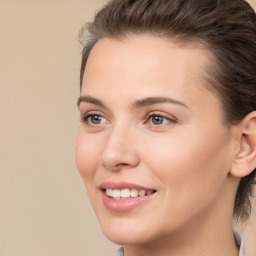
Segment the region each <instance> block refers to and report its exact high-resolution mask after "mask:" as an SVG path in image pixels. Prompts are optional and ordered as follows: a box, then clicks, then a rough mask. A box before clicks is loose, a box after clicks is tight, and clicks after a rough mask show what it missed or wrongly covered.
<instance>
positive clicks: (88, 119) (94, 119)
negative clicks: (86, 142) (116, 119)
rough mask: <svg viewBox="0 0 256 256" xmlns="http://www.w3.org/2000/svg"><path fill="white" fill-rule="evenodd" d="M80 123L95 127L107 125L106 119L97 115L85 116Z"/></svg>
mask: <svg viewBox="0 0 256 256" xmlns="http://www.w3.org/2000/svg"><path fill="white" fill-rule="evenodd" d="M81 121H82V122H83V123H85V124H86V125H88V126H95V125H101V124H105V123H107V122H108V121H107V119H106V118H105V117H103V116H102V115H99V114H87V115H86V116H85V117H83V118H81Z"/></svg>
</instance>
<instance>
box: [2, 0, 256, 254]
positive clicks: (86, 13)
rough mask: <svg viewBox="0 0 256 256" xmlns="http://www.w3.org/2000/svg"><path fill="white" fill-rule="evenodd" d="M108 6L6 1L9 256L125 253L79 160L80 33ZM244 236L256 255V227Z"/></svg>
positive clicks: (94, 0)
mask: <svg viewBox="0 0 256 256" xmlns="http://www.w3.org/2000/svg"><path fill="white" fill-rule="evenodd" d="M104 2H105V1H103V0H41V1H40V0H0V122H1V125H0V150H1V151H0V255H1V256H87V255H88V256H89V255H90V256H103V255H106V256H107V255H110V254H111V252H112V251H114V250H115V249H116V248H117V246H116V245H113V244H111V243H110V242H108V241H107V240H106V239H105V238H104V236H103V235H102V233H101V231H100V228H99V225H98V223H97V221H96V218H95V217H94V214H93V212H92V210H91V207H90V205H89V202H88V198H87V196H86V191H85V188H84V185H83V183H82V181H81V179H80V177H79V175H78V172H77V170H76V166H75V160H74V159H75V156H74V151H75V140H76V131H77V127H78V123H79V117H78V111H77V109H76V99H77V97H78V95H79V89H78V88H79V65H80V51H81V47H80V45H79V43H78V31H79V29H80V27H81V26H82V25H83V23H84V22H85V21H86V20H89V19H90V18H91V17H92V15H93V14H94V11H95V10H96V9H98V8H99V7H100V6H101V5H102V4H104ZM250 2H251V3H252V4H253V5H254V7H256V1H255V0H251V1H250ZM255 220H256V215H255V213H254V216H253V221H255ZM244 233H245V236H246V239H247V240H248V247H249V249H248V250H249V252H250V253H248V256H255V255H256V248H255V247H256V238H255V239H254V237H256V224H255V223H254V224H253V223H252V224H251V225H250V226H248V227H247V228H246V230H245V231H244ZM253 239H254V241H253ZM249 240H251V241H249ZM253 246H254V248H253ZM253 250H254V253H253Z"/></svg>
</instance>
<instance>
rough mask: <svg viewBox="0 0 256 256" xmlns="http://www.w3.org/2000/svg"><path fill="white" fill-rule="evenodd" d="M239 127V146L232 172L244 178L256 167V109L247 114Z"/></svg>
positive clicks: (233, 174)
mask: <svg viewBox="0 0 256 256" xmlns="http://www.w3.org/2000/svg"><path fill="white" fill-rule="evenodd" d="M239 127H240V129H239V137H238V138H239V147H238V152H236V155H235V159H234V162H233V163H232V166H231V168H230V174H231V175H232V176H235V177H239V178H242V177H245V176H247V175H249V174H250V173H251V172H253V170H254V169H255V168H256V111H253V112H251V113H249V114H248V115H247V116H245V117H244V119H243V120H242V121H241V123H240V124H239Z"/></svg>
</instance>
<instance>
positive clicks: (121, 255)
mask: <svg viewBox="0 0 256 256" xmlns="http://www.w3.org/2000/svg"><path fill="white" fill-rule="evenodd" d="M112 256H124V249H123V247H121V248H119V250H118V251H117V252H115V253H114V254H112Z"/></svg>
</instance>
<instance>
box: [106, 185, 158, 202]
mask: <svg viewBox="0 0 256 256" xmlns="http://www.w3.org/2000/svg"><path fill="white" fill-rule="evenodd" d="M104 192H105V193H106V195H107V196H109V197H110V198H112V199H116V200H121V199H127V198H136V197H144V196H148V195H151V194H153V193H155V192H156V190H144V189H129V188H125V189H110V188H107V189H104Z"/></svg>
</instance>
